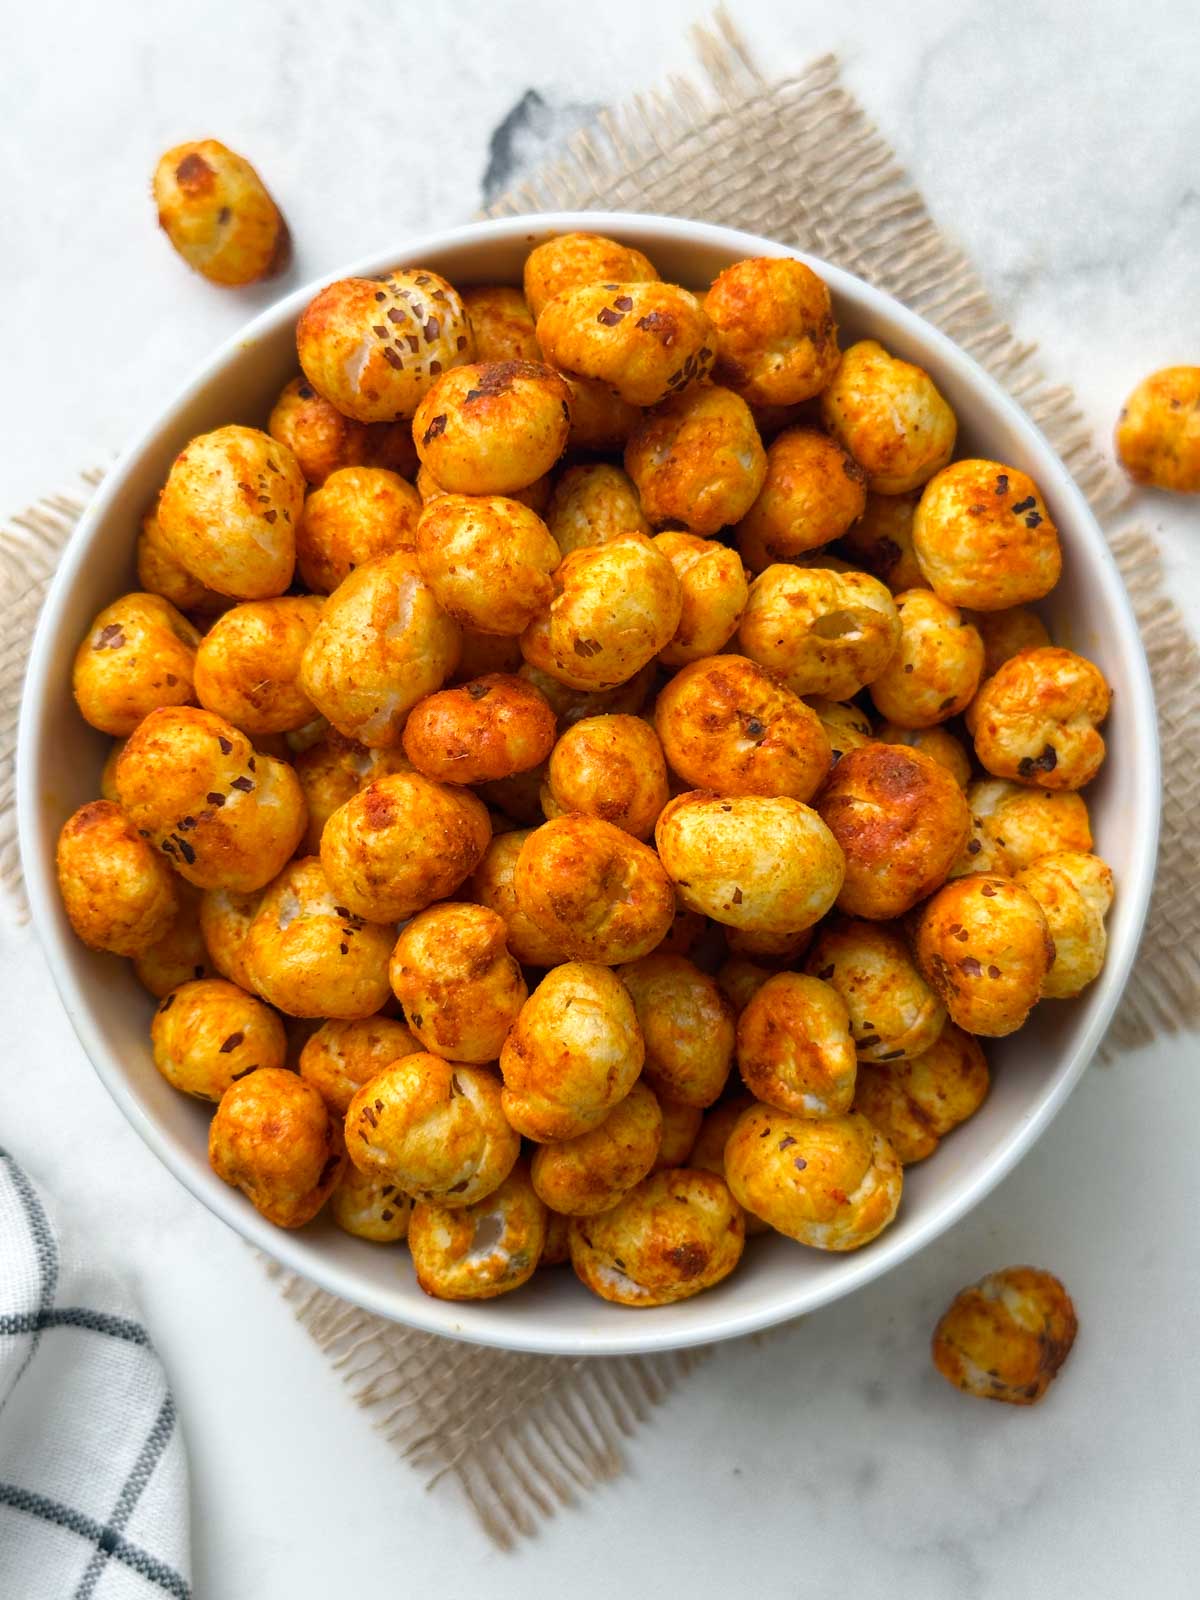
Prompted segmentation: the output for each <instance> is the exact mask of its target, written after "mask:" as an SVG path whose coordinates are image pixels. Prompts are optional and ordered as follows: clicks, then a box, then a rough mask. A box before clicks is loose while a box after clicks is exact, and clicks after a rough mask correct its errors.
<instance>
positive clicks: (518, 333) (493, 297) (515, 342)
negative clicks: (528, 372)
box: [462, 283, 542, 361]
mask: <svg viewBox="0 0 1200 1600" xmlns="http://www.w3.org/2000/svg"><path fill="white" fill-rule="evenodd" d="M462 302H463V305H464V306H465V307H466V309H467V316H468V318H469V319H470V323H471V332H472V333H473V334H474V335H475V359H476V361H540V360H541V359H542V351H541V346H540V345H539V344H538V342H537V333H536V332H535V329H534V317H533V312H532V311H531V310H530V309H529V305H528V303H527V301H526V299H525V296H524V295H523V294H522V293H521V291H520V289H513V288H510V287H509V286H508V285H507V284H499V283H490V284H480V285H479V287H478V288H473V289H464V290H463V292H462Z"/></svg>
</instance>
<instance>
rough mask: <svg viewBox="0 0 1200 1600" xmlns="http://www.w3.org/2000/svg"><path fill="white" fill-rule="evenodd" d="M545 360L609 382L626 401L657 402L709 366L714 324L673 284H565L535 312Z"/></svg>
mask: <svg viewBox="0 0 1200 1600" xmlns="http://www.w3.org/2000/svg"><path fill="white" fill-rule="evenodd" d="M537 336H538V343H539V344H540V345H541V347H542V349H543V350H544V351H545V352H546V359H547V361H550V362H553V364H554V365H555V366H556V367H558V368H560V369H561V370H562V371H563V372H564V373H565V374H567V375H568V376H569V377H572V378H594V379H597V380H598V381H600V382H602V383H605V384H607V385H608V386H609V387H610V388H611V389H612V390H614V391H615V393H616V394H617V395H618V397H619V398H620V399H622V400H624V401H626V402H627V403H628V404H629V405H631V406H656V405H658V403H659V401H661V400H665V399H667V398H668V396H670V395H674V394H678V393H679V392H680V391H681V390H683V389H686V388H687V386H688V385H689V384H690V383H696V382H702V381H703V380H704V379H706V378H707V377H708V376H709V374H710V373H711V372H712V365H713V357H714V355H715V352H716V330H715V329H714V327H713V325H712V323H711V322H710V321H709V320H708V317H707V316H706V315H705V313H704V309H703V307H702V306H701V304H700V302H699V300H697V299H696V296H695V295H694V294H689V293H688V291H687V290H686V289H681V288H679V287H678V285H677V284H673V283H658V282H653V283H647V282H642V283H598V282H592V283H588V284H582V285H580V287H578V288H575V289H566V290H564V291H562V292H561V293H559V294H556V295H555V296H554V298H553V299H552V300H549V301H547V302H546V304H545V305H544V306H543V307H542V309H541V311H540V312H539V313H538V320H537Z"/></svg>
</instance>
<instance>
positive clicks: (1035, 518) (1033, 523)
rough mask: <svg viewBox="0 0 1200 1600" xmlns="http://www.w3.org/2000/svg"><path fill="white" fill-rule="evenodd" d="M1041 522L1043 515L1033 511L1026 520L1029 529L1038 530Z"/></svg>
mask: <svg viewBox="0 0 1200 1600" xmlns="http://www.w3.org/2000/svg"><path fill="white" fill-rule="evenodd" d="M1041 520H1042V519H1041V515H1040V514H1039V513H1038V512H1036V511H1031V512H1030V513H1029V515H1028V516H1027V517H1026V518H1025V526H1026V527H1027V528H1036V527H1037V526H1038V525H1039V524H1040V522H1041Z"/></svg>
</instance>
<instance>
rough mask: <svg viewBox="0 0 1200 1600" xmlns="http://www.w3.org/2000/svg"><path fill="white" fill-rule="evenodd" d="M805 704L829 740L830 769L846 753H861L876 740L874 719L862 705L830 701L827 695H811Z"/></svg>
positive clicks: (850, 701) (845, 701) (847, 701)
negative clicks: (855, 751)
mask: <svg viewBox="0 0 1200 1600" xmlns="http://www.w3.org/2000/svg"><path fill="white" fill-rule="evenodd" d="M804 703H805V705H806V706H807V707H808V708H809V710H810V711H812V712H813V713H814V714H815V716H816V718H817V721H818V722H819V723H820V724H821V727H822V728H823V729H824V730H825V737H826V738H827V739H828V740H829V753H830V767H831V768H832V767H834V766H836V765H837V763H838V762H839V761H840V760H841V759H842V757H843V756H844V755H845V754H846V751H847V750H858V749H860V748H861V747H862V746H863V745H864V744H870V743H871V740H872V739H873V738H874V737H875V734H874V731H873V730H872V728H871V719H870V717H869V716H868V715H867V713H866V712H865V711H864V710H863V709H862V707H861V706H858V705H855V704H854V702H853V701H852V700H827V699H826V698H825V696H824V695H819V694H810V695H808V696H806V697H805V701H804Z"/></svg>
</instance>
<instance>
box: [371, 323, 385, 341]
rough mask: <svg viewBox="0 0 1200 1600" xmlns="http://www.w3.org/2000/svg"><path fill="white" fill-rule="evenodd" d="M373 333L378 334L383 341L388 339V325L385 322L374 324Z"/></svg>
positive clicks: (372, 326)
mask: <svg viewBox="0 0 1200 1600" xmlns="http://www.w3.org/2000/svg"><path fill="white" fill-rule="evenodd" d="M371 332H372V333H375V334H378V335H379V337H380V338H381V339H386V338H387V336H388V330H387V324H386V323H385V322H375V323H372V325H371Z"/></svg>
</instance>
